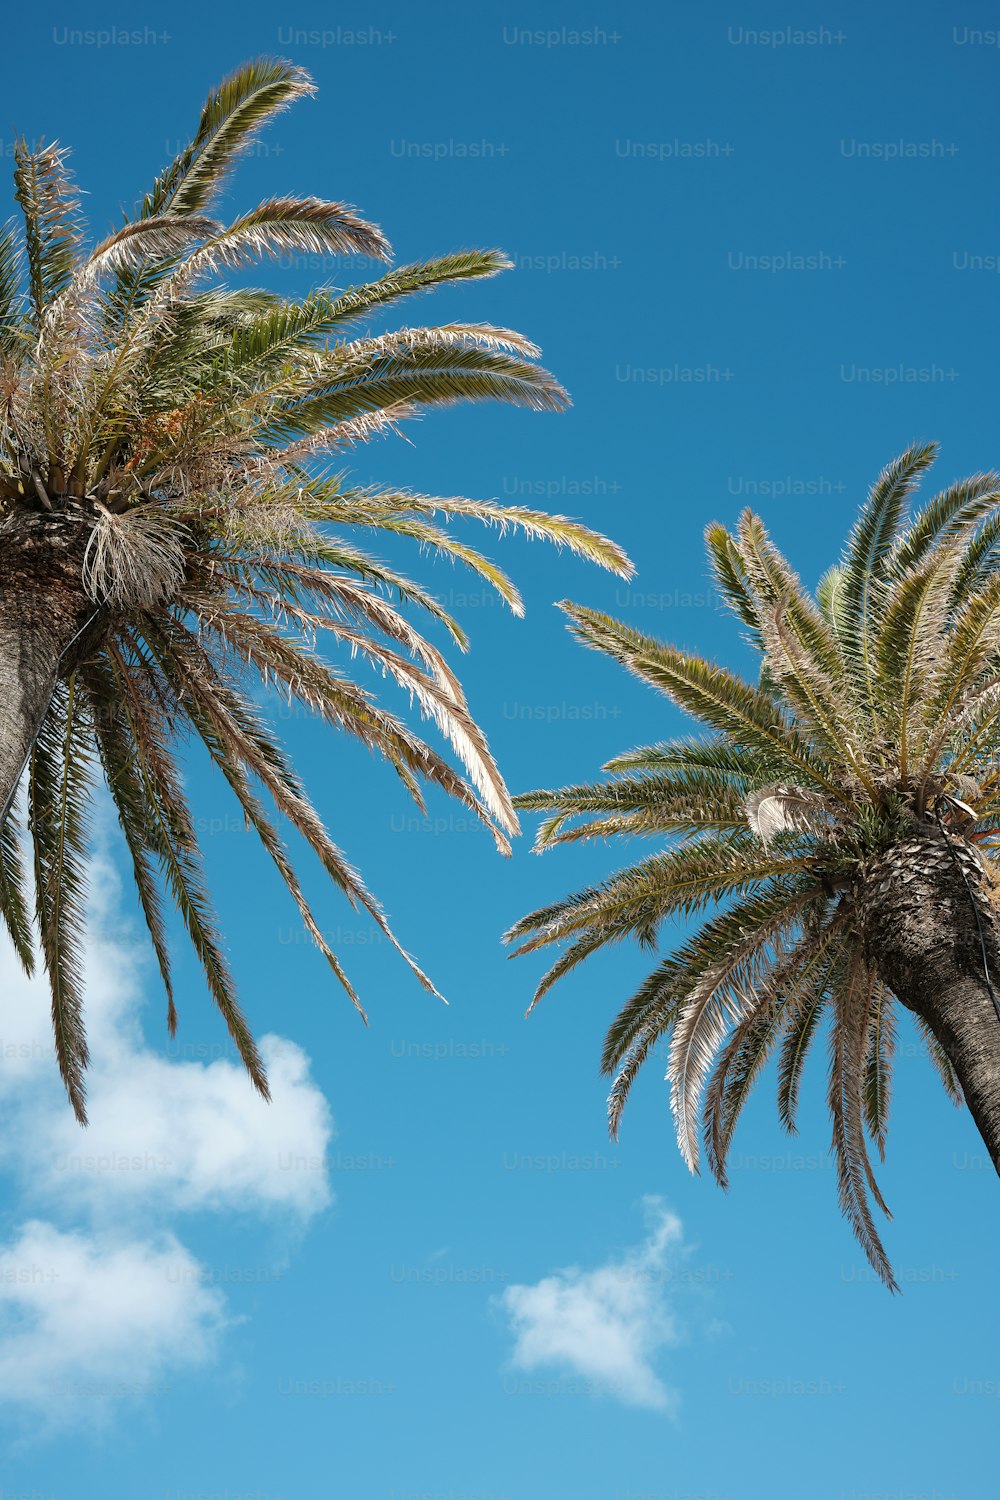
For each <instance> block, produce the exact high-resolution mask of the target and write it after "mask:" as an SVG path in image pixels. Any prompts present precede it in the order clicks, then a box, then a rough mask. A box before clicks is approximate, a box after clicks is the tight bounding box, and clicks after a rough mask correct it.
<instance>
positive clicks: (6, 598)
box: [0, 507, 99, 816]
mask: <svg viewBox="0 0 1000 1500" xmlns="http://www.w3.org/2000/svg"><path fill="white" fill-rule="evenodd" d="M88 534H89V528H88V526H87V525H86V524H85V517H84V516H83V514H82V513H81V510H80V508H79V507H77V508H75V509H74V510H73V511H71V512H66V511H62V512H58V513H55V514H52V515H50V514H47V513H42V512H34V511H16V512H14V513H13V514H11V515H8V516H5V517H4V518H3V520H2V521H0V816H3V815H4V814H5V813H6V811H7V809H8V808H9V806H10V804H11V802H12V801H13V798H14V793H15V792H16V790H17V783H18V781H19V779H20V773H21V770H22V768H23V766H24V764H25V759H26V756H27V754H28V751H29V750H30V748H31V745H32V742H33V740H34V737H35V735H36V733H37V731H38V727H39V725H40V723H41V721H42V719H43V717H44V715H45V711H46V709H47V708H48V705H49V703H50V701H51V698H52V693H53V690H54V688H55V685H56V682H57V680H58V678H59V677H60V676H67V675H68V674H69V672H70V671H72V670H73V668H74V667H75V666H76V665H78V664H79V662H80V661H81V660H82V658H83V654H84V652H85V650H86V649H87V648H88V647H91V646H92V645H93V632H94V630H95V628H96V627H97V626H98V624H99V621H98V618H97V615H96V611H95V606H94V604H93V603H92V601H91V600H90V599H88V598H87V596H86V594H85V593H84V590H83V584H82V581H81V569H82V560H83V551H84V547H85V546H86V541H87V536H88Z"/></svg>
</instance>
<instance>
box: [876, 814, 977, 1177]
mask: <svg viewBox="0 0 1000 1500" xmlns="http://www.w3.org/2000/svg"><path fill="white" fill-rule="evenodd" d="M995 900H996V896H995V893H994V891H993V888H992V886H991V884H990V881H989V880H988V878H987V876H986V874H985V871H984V869H983V867H982V865H981V864H980V861H979V858H978V856H977V854H976V853H975V850H974V848H973V847H972V846H971V845H969V844H968V843H966V842H964V841H963V840H961V839H960V838H958V837H955V836H951V835H948V836H946V835H945V834H944V833H942V831H941V830H940V829H939V828H938V827H937V826H936V825H935V824H928V827H927V829H926V831H921V832H920V833H919V834H917V835H916V836H914V837H913V838H909V839H906V840H904V841H903V842H901V843H899V844H896V845H895V846H894V847H893V848H892V849H890V850H889V851H888V852H887V853H886V854H884V855H882V856H881V858H880V859H879V860H878V861H876V862H875V863H874V864H873V865H871V866H870V867H869V869H868V871H867V872H866V878H865V880H864V884H863V888H862V890H861V891H860V892H859V904H860V908H861V913H862V922H863V927H864V932H865V943H866V947H867V950H868V957H869V960H870V961H871V962H872V963H873V965H874V966H875V968H876V969H877V970H878V972H879V974H880V975H881V977H882V978H883V979H884V980H885V982H886V983H887V984H888V985H889V986H890V988H891V989H892V990H893V991H894V992H895V994H896V995H897V996H898V997H899V999H900V1000H901V1001H902V1002H903V1004H904V1005H906V1006H907V1007H908V1008H909V1009H910V1010H912V1011H915V1012H916V1014H917V1015H918V1016H920V1017H921V1018H922V1019H923V1020H924V1021H925V1022H926V1023H927V1025H928V1026H929V1027H930V1029H931V1031H932V1032H933V1033H934V1035H935V1036H936V1037H937V1039H938V1041H939V1042H940V1043H941V1045H942V1047H943V1048H944V1050H945V1052H946V1053H947V1055H948V1058H949V1059H950V1061H951V1065H952V1067H953V1068H954V1070H955V1072H956V1074H957V1075H958V1081H959V1083H960V1084H961V1085H962V1090H963V1092H964V1094H965V1099H966V1103H967V1104H968V1106H969V1109H970V1111H971V1113H972V1117H973V1119H974V1120H975V1122H976V1125H977V1127H978V1129H979V1133H980V1135H981V1136H982V1138H983V1141H984V1143H985V1145H986V1147H987V1149H988V1151H989V1153H990V1156H991V1158H992V1161H993V1165H994V1166H995V1167H996V1169H997V1171H998V1172H1000V1016H998V1014H997V1007H996V1004H995V1003H994V999H993V995H991V993H990V989H991V986H992V989H993V991H994V993H996V994H997V995H1000V926H998V921H997V915H996V907H995V905H994V902H995ZM977 918H978V920H977Z"/></svg>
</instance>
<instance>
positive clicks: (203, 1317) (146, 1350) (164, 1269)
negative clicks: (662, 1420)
mask: <svg viewBox="0 0 1000 1500" xmlns="http://www.w3.org/2000/svg"><path fill="white" fill-rule="evenodd" d="M0 1318H2V1320H3V1323H4V1325H5V1329H6V1331H5V1333H4V1335H3V1338H2V1339H0V1401H2V1402H3V1403H4V1404H5V1405H6V1406H8V1407H13V1408H16V1409H20V1410H22V1411H24V1412H25V1413H30V1414H31V1415H32V1416H33V1417H34V1418H35V1419H36V1420H37V1419H38V1418H41V1419H42V1421H43V1423H44V1424H45V1425H46V1426H56V1427H58V1426H61V1425H63V1424H64V1422H67V1421H68V1422H72V1421H73V1420H74V1419H75V1418H76V1417H78V1416H79V1415H80V1414H81V1413H82V1412H83V1411H86V1414H87V1418H88V1420H89V1421H95V1420H96V1421H98V1422H100V1421H102V1420H106V1419H107V1418H108V1417H109V1416H110V1415H111V1414H112V1412H113V1411H114V1410H115V1409H116V1408H117V1407H118V1406H120V1405H122V1404H127V1403H129V1402H134V1401H136V1400H142V1399H144V1398H149V1397H155V1396H156V1395H158V1394H160V1393H162V1392H163V1391H164V1390H165V1389H167V1388H169V1384H170V1376H171V1374H172V1373H173V1372H175V1371H179V1370H184V1369H188V1368H190V1367H192V1366H198V1365H201V1364H204V1363H205V1362H206V1361H207V1360H208V1359H210V1358H211V1357H212V1355H213V1354H214V1352H215V1349H216V1345H217V1341H218V1336H219V1334H220V1332H221V1330H222V1329H223V1327H224V1326H225V1323H226V1321H227V1320H226V1315H225V1307H224V1298H223V1296H222V1294H221V1293H220V1292H219V1291H217V1290H216V1289H215V1288H213V1287H211V1286H206V1285H204V1284H203V1282H202V1276H201V1273H200V1268H199V1266H198V1262H197V1261H196V1260H195V1258H194V1256H192V1255H191V1254H190V1253H189V1252H188V1251H187V1250H185V1248H184V1247H183V1245H181V1244H179V1243H178V1241H177V1240H176V1239H175V1238H174V1236H173V1235H170V1234H161V1235H159V1236H157V1237H155V1238H151V1239H145V1240H132V1241H128V1242H125V1243H120V1242H116V1241H115V1240H114V1239H111V1240H108V1239H105V1238H104V1237H101V1236H96V1237H95V1236H92V1235H90V1234H82V1233H65V1232H63V1231H61V1230H59V1229H56V1228H54V1227H53V1225H51V1224H43V1223H39V1222H37V1221H34V1220H33V1221H30V1222H28V1223H26V1224H24V1225H23V1226H22V1228H21V1229H20V1231H19V1232H18V1234H17V1235H16V1237H15V1238H14V1239H13V1240H12V1241H11V1242H9V1243H7V1244H4V1245H0Z"/></svg>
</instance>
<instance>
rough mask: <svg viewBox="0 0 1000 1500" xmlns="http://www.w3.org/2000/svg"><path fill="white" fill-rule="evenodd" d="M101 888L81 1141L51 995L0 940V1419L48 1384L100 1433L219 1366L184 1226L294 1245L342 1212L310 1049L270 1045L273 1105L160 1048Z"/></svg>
mask: <svg viewBox="0 0 1000 1500" xmlns="http://www.w3.org/2000/svg"><path fill="white" fill-rule="evenodd" d="M90 887H91V892H92V897H91V902H90V907H91V928H90V932H89V934H88V938H87V944H86V999H85V1005H86V1021H87V1031H88V1038H89V1041H90V1050H91V1059H92V1061H91V1067H90V1070H89V1073H88V1113H89V1116H90V1125H89V1126H88V1128H87V1129H86V1130H82V1129H81V1128H80V1126H79V1125H78V1124H77V1123H76V1121H75V1119H74V1118H73V1115H72V1111H71V1110H70V1108H69V1105H68V1103H67V1101H66V1097H65V1094H64V1092H63V1090H62V1084H61V1082H60V1079H59V1075H58V1071H57V1068H56V1063H55V1056H54V1051H53V1046H52V1039H51V1023H50V1020H49V1002H48V991H47V983H46V981H45V979H44V977H42V976H36V977H35V978H33V979H30V980H29V979H28V978H26V976H25V975H24V974H23V972H22V971H21V969H20V967H19V965H18V963H17V960H16V958H15V956H14V954H13V952H12V951H11V949H10V947H9V945H8V944H7V943H6V941H5V940H4V942H3V943H2V944H0V1167H2V1168H3V1170H4V1171H5V1172H6V1173H8V1174H9V1176H10V1178H11V1179H12V1180H13V1182H14V1184H15V1186H16V1193H15V1201H14V1204H13V1211H12V1213H11V1211H10V1210H8V1214H9V1217H14V1218H17V1217H24V1216H26V1215H27V1214H30V1215H31V1218H30V1220H29V1221H28V1222H25V1223H23V1224H22V1226H21V1227H20V1228H19V1229H17V1230H15V1231H14V1232H13V1235H12V1238H11V1241H10V1243H9V1244H7V1245H6V1246H5V1247H0V1309H2V1315H0V1325H2V1328H3V1331H2V1332H0V1415H3V1414H5V1409H6V1412H7V1413H9V1412H10V1411H11V1409H18V1408H20V1409H22V1410H27V1409H29V1408H33V1407H35V1406H38V1407H41V1405H42V1404H43V1401H44V1400H45V1399H46V1392H49V1393H51V1392H53V1391H56V1392H57V1393H58V1397H59V1400H58V1402H57V1403H53V1404H54V1405H57V1406H58V1410H59V1412H60V1414H61V1419H62V1420H65V1421H67V1422H72V1421H81V1422H83V1421H86V1422H91V1421H93V1420H106V1419H107V1417H108V1416H109V1414H110V1413H111V1412H113V1410H114V1409H115V1408H117V1407H118V1406H120V1405H122V1404H126V1403H128V1402H129V1401H130V1400H134V1399H141V1398H142V1396H143V1395H144V1394H145V1395H147V1396H151V1395H153V1394H154V1393H155V1389H156V1388H158V1387H160V1386H162V1384H163V1383H164V1382H165V1381H167V1382H168V1381H169V1375H170V1372H171V1371H172V1370H179V1369H181V1368H186V1367H190V1366H192V1365H198V1364H202V1363H204V1362H205V1361H207V1360H210V1359H211V1358H212V1355H213V1352H214V1351H215V1349H216V1347H217V1344H218V1339H219V1335H220V1332H221V1330H222V1329H223V1327H224V1325H225V1323H226V1321H227V1314H226V1303H225V1298H224V1296H223V1294H222V1292H221V1291H220V1290H218V1289H215V1288H213V1287H211V1286H210V1285H209V1284H207V1283H208V1282H210V1280H211V1277H210V1276H209V1275H207V1274H206V1272H205V1268H204V1267H201V1266H200V1265H199V1262H198V1261H197V1259H196V1258H195V1257H194V1255H193V1254H192V1253H191V1252H190V1251H189V1250H188V1249H186V1248H185V1246H184V1245H183V1244H181V1242H180V1241H179V1239H178V1238H177V1222H178V1220H179V1219H180V1218H181V1217H182V1216H183V1215H192V1214H195V1213H202V1212H205V1211H218V1210H234V1209H238V1210H240V1211H241V1212H250V1213H253V1214H256V1215H257V1216H258V1217H259V1218H261V1219H262V1220H264V1221H265V1222H268V1223H271V1224H273V1225H274V1227H275V1229H276V1231H277V1232H278V1233H279V1234H280V1235H282V1236H283V1237H284V1238H285V1239H288V1238H289V1236H290V1235H291V1236H293V1235H294V1234H295V1233H296V1230H297V1229H298V1230H301V1228H302V1227H303V1226H304V1225H305V1224H306V1223H307V1222H308V1220H309V1219H310V1218H311V1217H312V1216H313V1215H315V1214H316V1213H318V1212H320V1211H321V1210H322V1209H324V1208H325V1207H327V1206H328V1204H329V1203H330V1201H331V1194H330V1188H329V1180H328V1175H327V1170H326V1150H327V1146H328V1144H329V1142H330V1140H331V1138H332V1136H333V1133H334V1130H333V1122H332V1118H331V1115H330V1110H329V1106H328V1105H327V1102H326V1100H325V1099H324V1097H323V1095H322V1093H321V1092H320V1090H319V1089H318V1088H317V1087H316V1085H315V1083H314V1082H313V1081H312V1079H311V1077H310V1068H309V1059H308V1057H307V1056H306V1054H305V1053H304V1052H303V1051H302V1049H301V1048H300V1047H298V1046H296V1045H295V1044H294V1043H292V1042H290V1041H288V1040H286V1039H284V1038H282V1037H279V1036H274V1035H268V1036H265V1037H262V1038H261V1041H260V1047H261V1052H262V1054H263V1056H264V1059H265V1063H266V1066H267V1070H268V1075H269V1082H270V1085H271V1092H272V1101H271V1103H270V1104H266V1103H265V1102H264V1101H263V1100H262V1099H261V1098H260V1097H259V1095H257V1093H256V1092H255V1091H254V1089H253V1088H252V1086H251V1084H250V1081H249V1079H248V1078H247V1075H246V1072H245V1070H244V1068H243V1066H242V1064H241V1063H240V1062H239V1061H238V1060H232V1059H230V1058H228V1057H219V1058H215V1059H214V1060H212V1061H208V1062H201V1061H194V1062H192V1061H176V1060H168V1059H165V1058H164V1057H163V1056H161V1055H159V1054H157V1053H156V1052H154V1051H153V1050H152V1049H151V1048H150V1047H148V1046H147V1045H146V1043H145V1041H144V1039H143V1034H142V1027H141V1024H140V1016H141V1011H142V1006H143V1004H144V995H143V982H144V981H145V980H146V979H147V978H149V979H150V981H152V980H153V977H154V974H155V970H154V969H153V966H152V964H151V963H150V961H149V959H148V957H147V953H146V949H145V947H144V945H143V944H142V943H141V942H140V941H139V939H138V936H137V934H136V933H135V931H134V929H132V928H131V926H130V924H129V923H128V922H127V921H126V919H124V918H123V915H122V912H123V907H124V899H123V895H122V890H121V884H120V882H119V880H118V878H117V874H116V872H115V870H114V868H113V866H111V865H110V864H108V863H107V861H106V860H104V859H97V860H95V862H94V864H93V866H92V867H91V872H90ZM156 982H157V983H158V981H156ZM153 987H154V986H153V983H152V982H151V983H150V990H152V989H153ZM183 998H184V997H181V1000H183ZM191 1002H192V1007H193V1005H194V1004H195V1003H197V1004H201V1005H207V1004H208V1003H209V1001H208V998H207V996H205V995H203V994H201V993H198V994H197V995H192V997H191ZM43 1214H44V1215H45V1217H46V1219H51V1220H53V1221H54V1222H42V1221H41V1216H42V1215H43ZM32 1266H36V1267H41V1268H42V1270H40V1271H38V1272H37V1274H34V1275H32V1274H28V1275H27V1276H24V1275H21V1276H18V1275H16V1274H13V1273H14V1272H16V1271H17V1270H18V1269H19V1268H20V1269H21V1270H23V1269H24V1268H25V1267H27V1268H29V1272H30V1268H31V1267H32ZM46 1268H47V1270H48V1274H47V1273H46ZM8 1270H9V1271H11V1273H12V1274H10V1275H7V1274H6V1273H7V1271H8Z"/></svg>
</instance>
